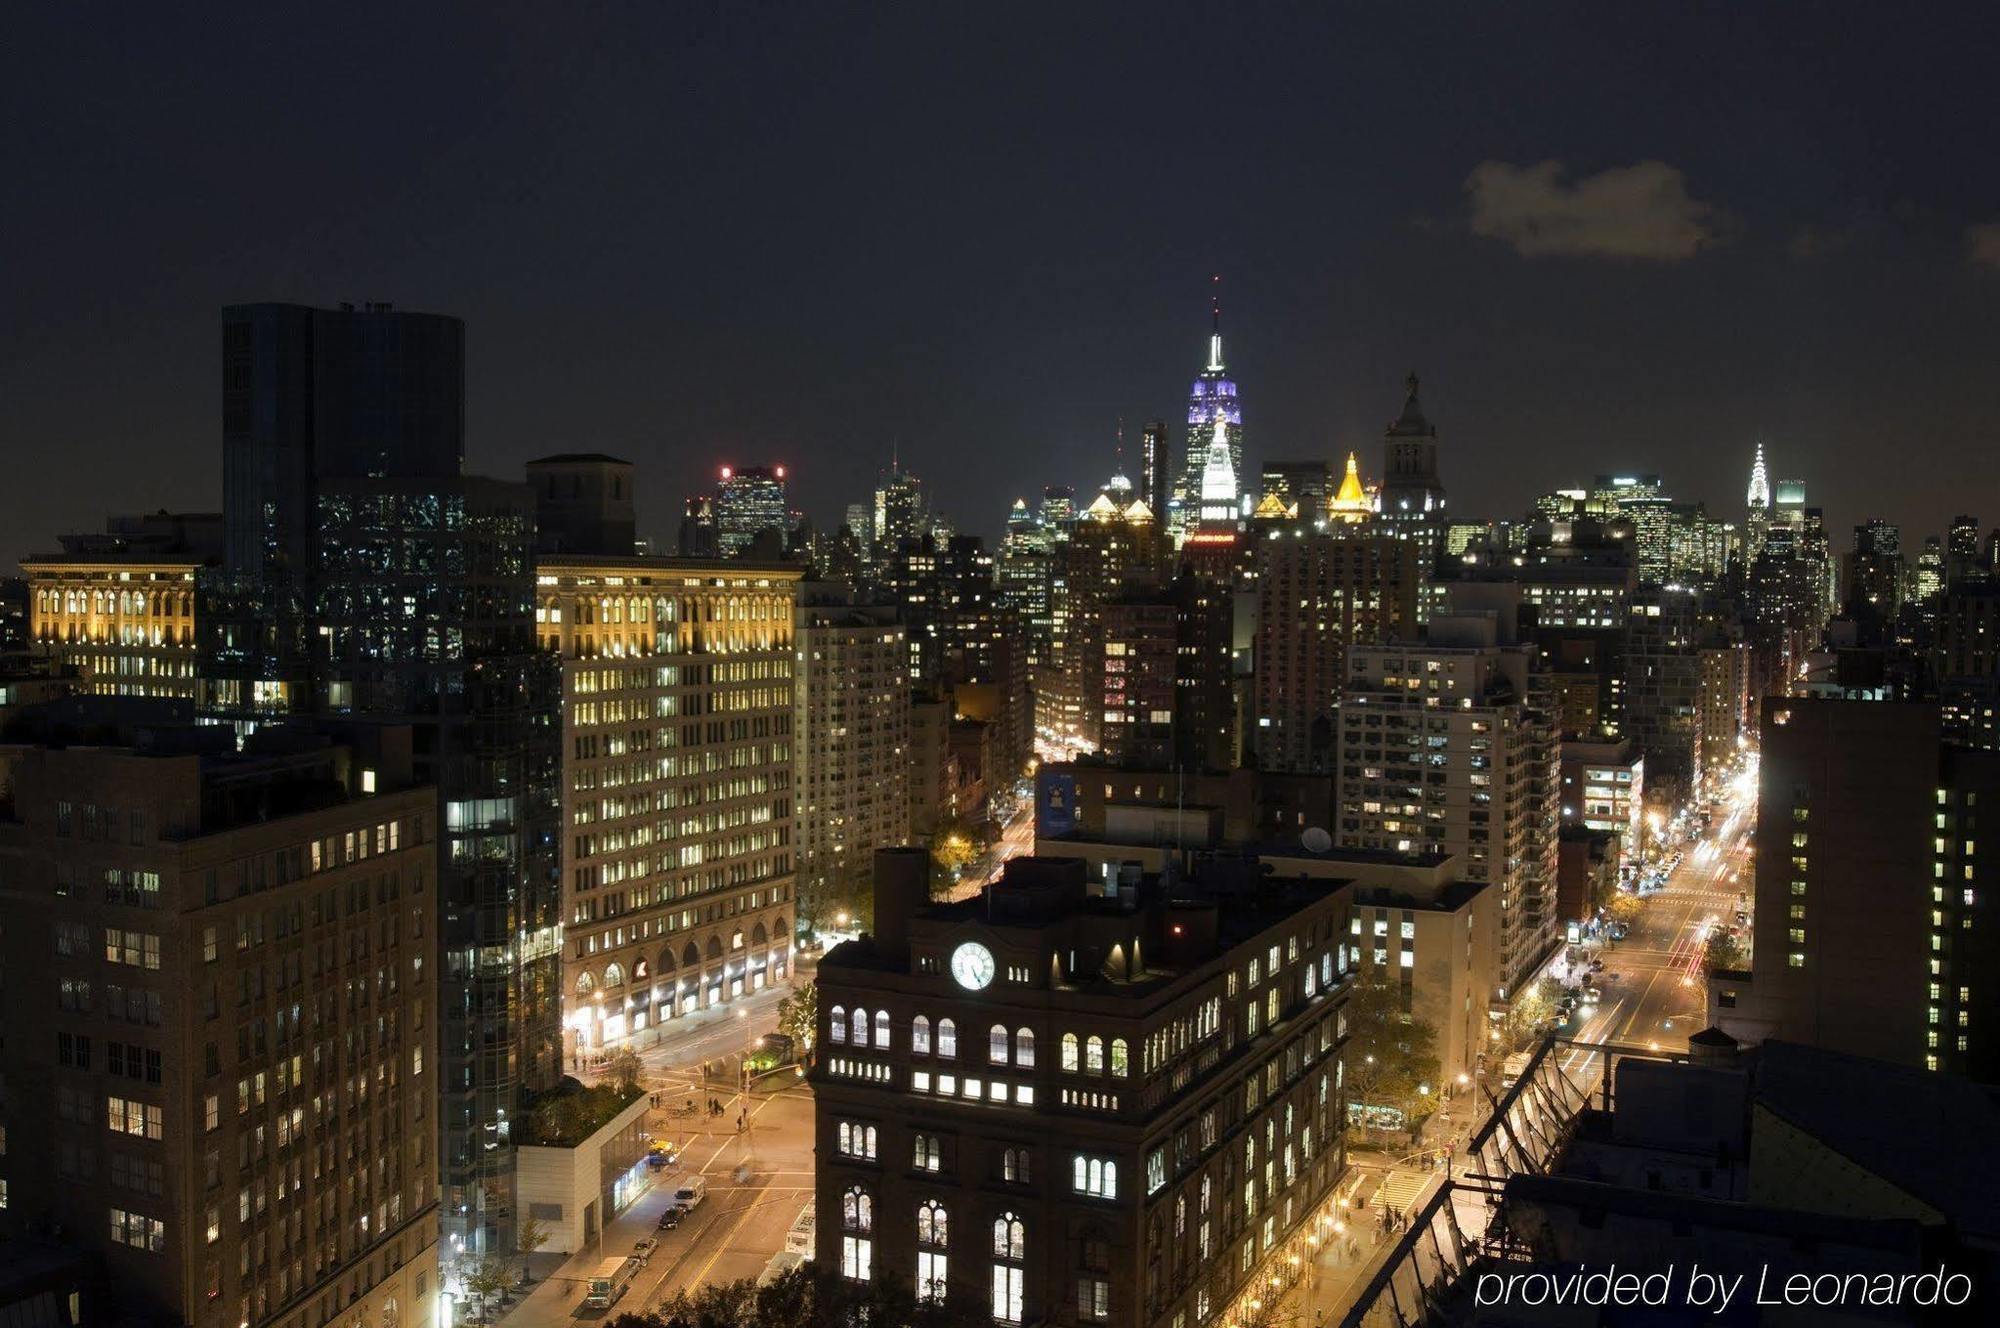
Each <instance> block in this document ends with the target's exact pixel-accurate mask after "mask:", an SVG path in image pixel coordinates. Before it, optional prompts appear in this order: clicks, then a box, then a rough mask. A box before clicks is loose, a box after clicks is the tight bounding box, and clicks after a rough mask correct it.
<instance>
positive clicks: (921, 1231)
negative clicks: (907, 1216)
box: [917, 1199, 951, 1249]
mask: <svg viewBox="0 0 2000 1328" xmlns="http://www.w3.org/2000/svg"><path fill="white" fill-rule="evenodd" d="M950 1235H951V1231H950V1214H948V1213H946V1212H945V1207H944V1205H943V1204H941V1203H939V1202H938V1201H937V1200H935V1199H927V1200H925V1201H924V1203H923V1204H922V1205H921V1206H920V1207H918V1209H917V1244H919V1245H935V1246H936V1247H937V1248H939V1249H943V1248H945V1247H946V1246H947V1245H949V1244H950V1243H951V1241H950V1239H949V1237H950Z"/></svg>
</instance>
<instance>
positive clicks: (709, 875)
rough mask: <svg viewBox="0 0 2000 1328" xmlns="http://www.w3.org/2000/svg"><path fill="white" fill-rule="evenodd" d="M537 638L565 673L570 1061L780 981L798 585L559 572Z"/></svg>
mask: <svg viewBox="0 0 2000 1328" xmlns="http://www.w3.org/2000/svg"><path fill="white" fill-rule="evenodd" d="M535 571H536V582H537V586H536V611H535V619H536V631H537V635H538V637H539V639H540V643H541V646H542V649H543V650H544V651H545V652H547V654H548V655H549V656H550V657H551V658H552V659H553V660H556V661H559V663H560V667H561V671H562V715H561V721H560V738H561V744H562V753H563V757H562V771H561V776H562V777H561V787H562V830H561V835H560V838H561V841H562V850H563V862H562V874H561V894H562V898H561V910H562V911H561V917H562V922H563V927H562V930H561V933H560V935H561V958H560V963H561V976H560V983H561V986H560V990H561V993H562V1000H563V1041H564V1044H565V1052H566V1054H567V1055H571V1056H573V1055H575V1054H577V1053H578V1052H581V1051H596V1050H599V1049H601V1048H603V1047H606V1046H609V1045H615V1044H618V1043H620V1042H622V1041H625V1040H627V1039H636V1040H638V1041H641V1042H646V1041H651V1040H654V1039H656V1038H658V1037H659V1036H661V1035H662V1034H663V1033H664V1032H665V1031H666V1029H667V1028H668V1026H670V1024H671V1022H672V1021H673V1020H674V1019H676V1018H679V1017H681V1016H683V1015H687V1014H691V1013H693V1012H695V1011H696V1010H706V1009H711V1008H713V1007H715V1006H718V1005H722V1004H725V1003H727V1002H729V1001H731V1000H734V999H735V998H737V997H738V996H742V995H744V994H745V993H748V992H753V991H758V990H761V989H762V988H764V987H765V986H767V985H770V984H773V983H778V982H782V981H784V980H785V979H786V977H787V976H788V975H789V973H790V971H791V951H792V934H793V928H792V920H793V918H794V917H795V916H796V907H797V905H796V900H795V899H794V898H793V893H794V891H793V887H794V863H793V852H794V843H793V798H794V792H793V787H792V784H793V773H794V761H795V752H794V748H793V743H794V740H795V739H794V735H793V728H794V723H795V714H794V705H795V702H796V697H795V693H794V668H795V661H794V657H793V630H794V619H795V615H796V609H797V599H798V581H799V575H800V572H801V569H800V568H798V567H796V566H793V565H790V564H776V565H763V564H755V563H750V562H748V561H744V560H740V559H731V560H727V561H722V562H700V561H695V560H691V559H679V558H639V557H627V558H606V557H586V556H581V555H578V556H569V555H553V556H549V557H545V558H542V559H540V560H539V562H538V563H537V565H536V569H535Z"/></svg>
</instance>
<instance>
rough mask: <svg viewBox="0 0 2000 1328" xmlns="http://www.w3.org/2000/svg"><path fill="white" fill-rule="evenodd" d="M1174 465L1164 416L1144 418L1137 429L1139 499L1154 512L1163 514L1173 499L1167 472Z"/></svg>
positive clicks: (1171, 445) (1156, 514)
mask: <svg viewBox="0 0 2000 1328" xmlns="http://www.w3.org/2000/svg"><path fill="white" fill-rule="evenodd" d="M1172 468H1173V444H1172V442H1171V441H1170V440H1169V439H1168V437H1167V422H1166V421H1165V420H1147V421H1146V425H1145V427H1144V428H1143V429H1141V430H1140V431H1139V501H1140V502H1142V503H1144V504H1145V505H1146V507H1147V509H1148V510H1149V511H1151V512H1152V513H1153V514H1154V515H1155V516H1159V515H1163V514H1164V513H1165V512H1166V511H1167V507H1168V504H1169V503H1170V502H1171V501H1172V499H1173V488H1172V486H1171V484H1170V482H1169V480H1168V478H1167V477H1168V475H1169V473H1170V472H1171V470H1172Z"/></svg>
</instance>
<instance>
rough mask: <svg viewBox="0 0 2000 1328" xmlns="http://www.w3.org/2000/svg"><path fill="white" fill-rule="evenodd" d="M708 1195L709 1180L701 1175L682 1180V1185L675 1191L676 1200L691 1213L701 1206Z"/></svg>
mask: <svg viewBox="0 0 2000 1328" xmlns="http://www.w3.org/2000/svg"><path fill="white" fill-rule="evenodd" d="M707 1197H708V1182H707V1181H705V1180H703V1179H702V1178H701V1177H700V1176H690V1177H688V1178H687V1180H686V1181H684V1182H682V1184H681V1187H680V1188H679V1189H678V1190H675V1191H674V1202H675V1203H676V1204H678V1205H680V1206H681V1207H682V1208H685V1209H686V1210H687V1211H688V1212H690V1213H691V1212H693V1211H694V1210H695V1209H697V1208H699V1207H701V1201H702V1200H703V1199H706V1198H707Z"/></svg>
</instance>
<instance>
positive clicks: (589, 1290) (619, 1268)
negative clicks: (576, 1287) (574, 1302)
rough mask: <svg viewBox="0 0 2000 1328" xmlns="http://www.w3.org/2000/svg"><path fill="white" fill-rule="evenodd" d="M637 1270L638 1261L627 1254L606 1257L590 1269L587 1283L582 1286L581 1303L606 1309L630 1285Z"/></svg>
mask: <svg viewBox="0 0 2000 1328" xmlns="http://www.w3.org/2000/svg"><path fill="white" fill-rule="evenodd" d="M638 1271H639V1261H638V1260H637V1259H635V1258H633V1257H632V1256H630V1255H629V1254H621V1255H617V1256H615V1257H613V1258H609V1259H606V1260H605V1261H604V1262H603V1263H600V1264H598V1265H597V1267H596V1268H594V1269H592V1270H591V1273H590V1280H589V1283H588V1285H586V1286H585V1287H584V1292H583V1303H584V1304H585V1305H586V1306H587V1307H589V1308H590V1309H594V1310H608V1309H610V1308H611V1307H612V1305H614V1304H616V1303H617V1300H618V1298H619V1297H620V1296H622V1295H624V1294H625V1289H626V1288H627V1287H629V1286H631V1285H632V1278H633V1276H634V1275H635V1274H637V1273H638Z"/></svg>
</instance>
